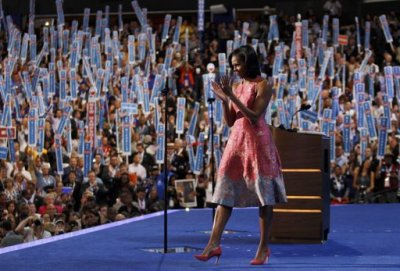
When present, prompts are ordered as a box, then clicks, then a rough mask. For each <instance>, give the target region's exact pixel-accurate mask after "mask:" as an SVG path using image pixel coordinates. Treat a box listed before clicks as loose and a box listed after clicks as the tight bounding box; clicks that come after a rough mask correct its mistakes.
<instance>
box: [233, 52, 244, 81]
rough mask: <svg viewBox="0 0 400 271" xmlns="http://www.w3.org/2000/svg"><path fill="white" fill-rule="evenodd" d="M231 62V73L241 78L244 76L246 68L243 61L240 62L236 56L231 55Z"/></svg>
mask: <svg viewBox="0 0 400 271" xmlns="http://www.w3.org/2000/svg"><path fill="white" fill-rule="evenodd" d="M231 62H232V67H233V71H234V72H236V73H237V74H238V75H239V76H240V77H242V78H243V77H244V76H245V71H246V67H245V66H244V63H243V61H241V60H240V59H239V58H238V57H237V56H235V55H233V56H232V59H231Z"/></svg>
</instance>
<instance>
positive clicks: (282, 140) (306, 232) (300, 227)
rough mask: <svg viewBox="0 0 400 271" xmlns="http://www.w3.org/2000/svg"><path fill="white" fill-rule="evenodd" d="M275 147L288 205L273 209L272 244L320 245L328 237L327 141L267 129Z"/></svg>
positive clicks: (314, 136) (322, 137) (321, 138)
mask: <svg viewBox="0 0 400 271" xmlns="http://www.w3.org/2000/svg"><path fill="white" fill-rule="evenodd" d="M270 129H271V132H272V135H273V138H274V141H275V144H276V146H277V148H278V151H279V154H280V157H281V161H282V169H283V177H284V181H285V185H286V193H287V195H288V203H286V204H278V205H276V206H275V207H274V219H273V223H272V229H271V236H270V238H271V241H272V242H277V243H319V242H324V241H326V240H327V238H328V233H329V215H330V214H329V213H330V205H329V204H330V200H329V189H330V184H329V181H330V176H329V170H330V161H329V160H330V159H329V138H328V137H326V136H323V135H320V134H305V133H295V132H288V131H285V130H282V129H278V128H274V127H270Z"/></svg>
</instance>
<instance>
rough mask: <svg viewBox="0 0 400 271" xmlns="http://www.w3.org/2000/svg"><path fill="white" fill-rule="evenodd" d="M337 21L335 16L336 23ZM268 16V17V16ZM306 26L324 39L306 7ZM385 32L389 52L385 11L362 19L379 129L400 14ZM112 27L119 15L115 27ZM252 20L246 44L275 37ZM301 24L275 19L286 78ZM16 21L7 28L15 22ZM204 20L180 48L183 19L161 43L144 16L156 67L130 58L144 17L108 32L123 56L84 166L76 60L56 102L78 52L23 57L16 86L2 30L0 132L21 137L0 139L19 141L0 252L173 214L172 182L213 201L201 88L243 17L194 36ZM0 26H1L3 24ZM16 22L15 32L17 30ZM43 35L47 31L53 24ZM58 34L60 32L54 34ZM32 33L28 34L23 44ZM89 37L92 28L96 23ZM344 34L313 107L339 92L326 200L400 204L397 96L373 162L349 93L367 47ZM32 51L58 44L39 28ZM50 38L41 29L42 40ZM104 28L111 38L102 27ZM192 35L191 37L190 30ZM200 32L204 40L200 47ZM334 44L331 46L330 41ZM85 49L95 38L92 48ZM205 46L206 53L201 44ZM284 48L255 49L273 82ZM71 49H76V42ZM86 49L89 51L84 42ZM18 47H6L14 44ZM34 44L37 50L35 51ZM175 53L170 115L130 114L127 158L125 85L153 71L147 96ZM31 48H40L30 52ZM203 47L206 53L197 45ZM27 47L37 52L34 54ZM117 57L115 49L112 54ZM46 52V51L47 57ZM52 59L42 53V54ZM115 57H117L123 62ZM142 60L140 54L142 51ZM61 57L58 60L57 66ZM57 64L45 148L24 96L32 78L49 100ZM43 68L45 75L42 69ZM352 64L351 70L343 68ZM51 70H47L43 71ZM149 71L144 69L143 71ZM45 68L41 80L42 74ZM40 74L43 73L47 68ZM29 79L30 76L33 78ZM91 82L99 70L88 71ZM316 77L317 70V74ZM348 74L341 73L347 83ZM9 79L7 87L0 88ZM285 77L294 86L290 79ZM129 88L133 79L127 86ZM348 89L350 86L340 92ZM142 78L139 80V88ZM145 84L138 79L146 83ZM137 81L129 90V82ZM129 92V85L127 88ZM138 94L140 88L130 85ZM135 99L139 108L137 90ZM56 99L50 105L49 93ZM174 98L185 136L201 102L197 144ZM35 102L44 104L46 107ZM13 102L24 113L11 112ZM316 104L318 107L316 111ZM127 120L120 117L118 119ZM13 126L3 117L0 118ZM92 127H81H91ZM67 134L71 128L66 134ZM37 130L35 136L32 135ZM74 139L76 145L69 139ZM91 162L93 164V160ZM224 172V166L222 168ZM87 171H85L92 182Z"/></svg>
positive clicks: (103, 96)
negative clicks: (162, 153)
mask: <svg viewBox="0 0 400 271" xmlns="http://www.w3.org/2000/svg"><path fill="white" fill-rule="evenodd" d="M337 15H338V14H335V16H337ZM261 18H263V19H261ZM303 19H307V20H308V25H309V39H310V42H309V43H310V45H311V44H317V39H318V38H319V37H320V35H321V34H320V33H321V31H322V18H318V17H317V16H316V15H315V14H313V12H309V13H308V14H306V15H305V16H303ZM387 19H388V22H389V26H390V28H391V32H392V35H393V43H392V45H393V46H392V47H390V46H389V45H385V44H386V41H385V38H384V34H383V32H382V28H381V26H380V23H379V19H378V16H375V15H366V16H365V17H364V18H360V27H361V31H360V33H361V36H362V37H363V36H364V32H363V31H364V25H365V22H366V21H369V22H371V39H370V40H371V43H370V49H371V51H372V55H371V57H370V58H369V59H368V63H367V69H371V70H374V72H373V74H374V79H375V80H374V81H373V91H372V92H369V93H367V94H366V95H367V98H366V100H367V101H370V102H371V111H372V116H373V117H374V118H373V119H374V121H375V122H376V123H377V122H378V120H379V118H380V117H381V116H382V115H383V114H384V101H383V98H382V97H383V96H384V94H385V84H384V83H383V84H382V83H381V82H382V80H381V79H382V78H383V81H384V78H385V75H384V72H383V71H384V68H385V67H386V66H396V65H399V63H400V46H398V45H399V42H400V31H398V29H399V28H398V26H399V25H400V22H399V19H400V17H399V16H398V15H397V14H396V13H394V12H393V13H391V14H388V15H387ZM112 21H117V20H110V22H112ZM246 21H247V22H249V28H248V30H247V37H248V38H247V41H248V42H249V43H250V42H251V40H252V39H257V40H258V43H259V44H261V43H264V44H265V45H267V44H268V43H269V42H270V41H269V39H268V32H269V29H270V25H269V20H265V17H264V16H262V17H260V19H259V20H258V19H255V18H254V17H252V18H248V20H246ZM296 21H297V17H296V16H295V15H293V16H290V15H287V14H283V13H280V14H278V16H277V25H278V29H279V41H280V42H283V43H282V46H284V50H283V51H284V55H285V57H284V58H283V59H284V61H283V65H282V68H281V70H280V72H281V73H288V72H289V71H291V63H290V61H289V59H290V57H289V54H290V49H291V46H293V45H291V43H292V39H293V31H294V30H295V23H296ZM10 23H11V22H10V21H7V24H8V27H9V24H10ZM196 23H197V22H195V21H191V18H187V19H183V21H182V24H181V27H180V39H179V44H173V42H172V39H171V37H173V36H174V31H175V28H176V27H177V20H176V19H175V18H172V19H171V22H170V27H169V32H168V33H169V34H168V37H170V38H169V39H167V40H166V41H162V40H161V32H162V28H163V25H162V24H160V25H155V24H153V23H152V21H151V18H148V19H147V24H148V25H149V26H151V27H152V31H153V33H155V47H156V48H157V50H156V53H155V58H154V59H153V60H152V61H150V67H149V66H148V65H147V64H146V63H145V62H146V61H143V62H139V63H138V64H137V65H136V64H135V65H131V64H130V63H129V61H128V51H129V49H128V47H129V46H128V39H129V36H130V35H135V37H136V38H137V36H138V34H139V33H140V32H141V30H142V27H141V25H140V22H139V21H138V20H132V21H129V22H126V21H125V24H123V27H122V29H119V27H118V23H117V24H115V25H114V24H112V23H110V26H109V27H110V30H111V33H112V32H113V31H117V32H118V37H117V38H118V43H116V44H117V45H118V50H119V52H118V53H115V52H113V54H114V55H112V56H111V58H113V59H114V60H113V62H114V63H113V66H112V67H111V68H110V69H111V70H110V71H111V76H110V78H109V81H108V82H107V84H106V85H105V86H103V88H101V89H102V90H101V91H99V92H100V94H99V97H100V98H99V99H97V100H96V104H97V108H98V110H97V112H96V115H97V117H98V119H97V123H96V129H97V138H96V141H97V143H96V145H97V146H96V148H94V149H93V159H92V160H91V162H90V170H87V171H85V169H84V167H85V158H84V155H83V153H82V152H81V153H79V151H78V150H79V148H80V147H79V145H80V136H81V134H82V129H81V127H80V123H82V122H84V121H86V120H87V118H88V109H87V104H88V103H89V102H88V101H90V99H88V98H89V96H90V95H91V94H90V91H91V90H92V89H93V87H94V86H93V82H92V80H90V78H89V77H88V73H87V71H85V67H84V63H83V61H82V60H81V61H79V63H78V64H77V68H76V77H77V79H76V81H77V83H78V87H77V90H78V93H77V96H76V98H74V99H65V97H60V96H61V95H60V91H59V88H60V86H59V78H60V75H59V74H58V73H59V71H60V69H65V70H66V71H67V74H68V76H67V80H66V82H67V84H66V85H67V87H66V90H67V96H70V95H71V90H70V88H71V84H70V81H69V80H70V75H69V74H70V73H69V71H70V70H71V69H72V68H73V67H71V66H70V65H71V55H72V54H70V53H69V52H68V50H67V52H66V53H65V54H64V53H63V50H62V48H61V47H60V44H59V45H58V46H59V47H58V48H59V49H58V50H57V53H56V54H54V55H53V56H52V55H51V54H49V53H48V52H47V53H45V54H44V57H43V58H42V59H40V62H38V61H37V58H38V56H36V53H35V54H34V56H36V57H37V58H36V59H34V60H33V59H30V58H29V56H32V53H30V54H28V55H29V56H28V57H27V59H26V60H24V61H23V60H21V59H20V58H17V59H16V62H15V63H14V64H15V65H14V66H13V70H12V72H11V73H10V75H11V76H10V80H11V81H10V82H6V81H7V74H6V67H8V66H7V65H8V64H9V63H10V62H12V60H13V58H15V54H14V55H11V56H10V52H13V50H12V47H11V46H9V41H10V36H11V34H12V33H10V32H8V29H9V28H6V27H2V31H1V32H0V58H1V67H0V70H1V74H2V77H0V88H1V90H2V91H0V92H1V98H2V99H0V100H1V106H2V108H3V111H2V112H3V115H6V113H5V111H6V110H5V107H6V105H7V102H9V101H6V96H5V95H4V93H7V91H9V93H11V94H12V98H11V99H12V102H11V104H12V112H11V114H10V115H11V119H10V123H7V121H8V120H7V118H6V117H2V125H3V126H4V125H9V126H12V127H15V129H16V133H15V134H16V135H15V138H14V139H0V140H1V141H2V142H1V144H0V145H1V146H3V147H5V148H10V141H12V142H13V145H11V146H12V148H13V150H12V151H10V150H8V156H7V158H4V159H1V160H0V210H1V212H0V213H1V215H2V217H1V219H0V220H1V223H0V236H1V237H0V238H2V243H1V246H7V245H11V244H16V243H22V242H28V241H31V240H37V239H41V238H46V237H49V236H53V235H58V234H62V233H66V232H71V231H76V230H79V229H84V228H88V227H92V226H96V225H100V224H104V223H109V222H113V221H118V220H122V219H126V218H130V217H135V216H140V215H143V214H148V213H151V212H156V211H160V210H162V209H163V208H164V205H165V204H167V205H168V206H169V207H170V208H182V207H184V206H185V205H184V202H183V201H184V200H183V195H181V194H180V193H177V192H176V189H175V180H180V179H195V181H196V188H195V189H194V191H192V196H193V197H195V200H196V203H197V207H198V208H203V207H206V206H207V201H208V200H209V199H210V198H211V191H212V188H211V183H212V179H213V178H212V172H214V171H213V170H212V167H211V163H210V153H211V152H210V151H209V150H208V145H207V144H204V143H201V142H199V140H198V139H197V138H198V135H199V133H200V132H204V134H205V135H206V140H207V138H208V137H209V136H208V134H209V131H210V116H209V111H208V110H207V107H208V106H209V105H208V104H207V101H206V100H205V99H204V97H205V90H204V89H205V87H204V84H203V74H206V73H210V70H208V71H207V68H206V67H207V64H209V63H213V64H214V66H215V67H217V69H216V70H215V71H211V72H216V73H218V68H219V67H220V62H219V55H218V54H219V53H226V52H227V41H229V40H233V39H234V38H235V31H236V30H239V31H241V30H242V27H243V23H244V22H243V21H241V20H236V21H234V22H227V23H219V24H215V23H212V22H206V23H205V30H204V33H202V35H199V32H198V30H197V25H196ZM73 25H74V24H73V23H72V22H66V23H65V25H64V26H63V27H64V30H65V29H69V30H70V32H69V34H70V35H71V44H72V35H73ZM2 26H6V25H5V24H4V21H3V24H2ZM15 27H17V26H15ZM47 28H48V27H47ZM54 29H57V28H56V27H55V28H54ZM23 31H26V30H25V29H21V32H22V35H21V36H20V39H19V42H21V40H22V37H23V36H24V35H23V33H24V32H23ZM91 31H92V32H93V34H94V31H95V29H94V28H93V29H92V28H91ZM340 31H341V33H342V34H346V35H347V36H348V45H345V46H342V47H341V48H336V49H337V50H335V54H334V63H335V66H334V70H335V73H334V74H335V76H334V78H328V77H326V78H325V77H324V78H323V80H322V83H321V86H322V87H321V91H320V94H319V99H320V100H321V103H320V104H316V105H315V107H314V108H313V109H314V110H315V111H318V110H320V109H321V108H322V109H323V108H332V107H333V104H334V102H335V95H333V93H332V87H333V86H336V87H338V88H340V89H341V92H340V93H341V94H340V96H339V97H338V112H337V115H336V119H334V120H333V121H334V124H335V127H336V128H335V130H334V134H335V144H334V145H335V149H334V154H335V159H331V200H332V203H340V204H343V203H372V202H398V201H399V197H400V194H399V189H398V186H399V180H398V178H399V170H400V168H399V163H398V158H399V142H398V140H399V139H398V135H399V133H400V130H399V121H400V112H399V105H398V99H397V97H394V98H393V100H391V101H390V105H389V107H390V112H391V118H390V123H391V129H389V131H390V132H389V134H388V138H387V142H385V146H386V148H385V154H384V156H383V157H380V156H379V155H378V140H376V139H374V138H368V136H367V140H366V144H363V142H365V141H362V136H361V133H360V129H358V128H359V127H357V125H358V122H357V114H358V111H357V110H356V109H357V101H356V97H354V96H353V93H354V92H353V87H354V74H355V73H356V72H357V71H358V69H359V68H360V65H361V62H362V60H363V58H364V56H365V53H366V50H363V46H361V47H359V46H357V36H356V29H355V27H354V26H353V25H350V26H341V28H340ZM35 33H36V41H37V48H38V50H41V48H42V46H43V44H45V43H46V42H48V41H49V40H50V39H51V38H49V36H46V35H48V34H49V31H47V32H44V31H43V28H37V29H35ZM44 33H45V34H44ZM103 33H104V32H103ZM186 33H188V37H189V38H188V39H185V35H186ZM200 37H202V40H200ZM330 42H331V41H330V40H329V39H328V44H327V45H326V47H328V46H330ZM88 43H90V42H88ZM99 44H100V48H102V49H101V51H100V52H101V57H100V61H99V62H100V67H103V68H105V64H106V62H107V61H106V60H109V54H108V52H106V51H105V50H104V44H101V43H99ZM200 45H202V46H200ZM276 45H278V42H277V41H272V43H271V46H268V47H267V46H266V47H267V50H266V55H263V54H262V53H260V54H259V57H260V60H261V61H260V63H262V73H263V74H264V76H265V75H267V76H271V75H272V71H273V66H274V57H275V51H274V47H275V46H276ZM71 46H72V45H71ZM85 46H86V45H85ZM10 47H11V48H10ZM30 47H31V46H30ZM168 48H174V52H173V57H172V61H171V68H172V69H171V70H172V75H171V76H168V78H171V79H172V80H167V81H168V82H167V84H168V87H169V92H168V93H167V95H166V96H167V97H166V98H165V107H166V111H167V119H165V117H164V115H163V114H162V110H161V106H162V105H163V103H162V99H160V103H159V104H157V103H155V104H154V106H152V107H151V110H150V112H145V111H144V108H143V107H144V105H143V103H141V104H139V106H138V112H137V114H136V113H135V114H133V115H131V116H130V117H131V120H132V122H131V123H130V132H131V147H132V152H131V153H130V154H126V153H123V152H122V148H121V135H122V132H121V130H122V127H121V126H122V125H121V122H120V119H121V103H122V101H123V97H122V96H123V95H124V93H123V92H122V90H121V88H122V86H121V85H122V84H121V78H123V77H128V78H129V79H132V80H133V78H134V76H135V75H137V74H139V75H140V76H142V77H144V75H146V76H147V79H148V80H147V83H148V89H149V90H150V92H151V90H152V89H153V84H154V82H155V78H156V75H157V73H158V67H159V66H160V64H163V63H164V61H165V59H166V58H167V51H168ZM35 49H36V48H35ZM200 49H202V50H200ZM30 50H32V49H31V48H30ZM113 50H114V49H113ZM44 51H45V50H44ZM45 52H46V51H45ZM115 54H117V56H120V59H119V60H118V61H117V58H118V57H115ZM136 57H138V56H136ZM53 58H54V59H53ZM55 63H56V65H55V66H56V76H55V77H56V82H57V83H55V88H56V91H55V93H54V95H52V96H48V97H43V98H44V99H43V100H44V104H45V106H44V107H45V115H44V120H45V123H44V125H43V127H42V129H44V141H43V148H42V149H39V148H38V147H37V146H32V144H30V142H29V137H30V136H31V135H29V133H30V132H29V128H30V127H31V125H32V124H30V121H32V118H31V116H30V112H31V110H30V109H31V108H32V107H34V106H35V105H34V101H33V100H32V96H31V95H28V92H27V90H26V89H27V83H29V84H31V83H32V84H33V81H37V85H36V87H37V89H36V90H33V91H32V93H33V96H35V94H36V95H37V96H38V97H39V96H40V95H43V93H45V88H46V86H45V81H46V80H45V78H46V76H48V73H49V70H50V67H49V66H50V64H52V65H54V64H55ZM91 64H92V67H91V69H93V71H95V70H96V68H95V67H93V66H95V63H91ZM321 65H322V63H318V64H315V69H316V71H319V70H320V66H321ZM38 68H39V69H38ZM343 68H345V72H344V73H343V72H342V69H343ZM46 70H47V71H46ZM146 70H149V72H145V71H146ZM36 71H40V75H39V76H38V75H37V74H36ZM42 71H43V73H42ZM24 74H28V76H27V79H26V78H25V76H24ZM93 74H94V75H95V77H97V76H96V74H95V73H94V72H93ZM315 74H318V73H317V72H315ZM343 75H345V76H343ZM3 80H4V81H3ZM278 81H279V80H276V82H277V85H276V87H275V88H274V90H275V91H276V92H275V93H274V95H273V97H272V100H271V102H270V103H271V106H270V108H269V109H268V110H269V113H270V118H268V116H267V121H269V122H270V123H269V124H271V125H273V126H279V125H280V124H282V123H281V120H280V117H279V114H278V111H279V110H278V107H277V106H276V96H277V92H278V88H279V87H280V86H279V82H278ZM287 81H288V82H289V80H287ZM295 81H296V78H294V79H293V80H292V81H290V82H291V83H285V85H284V86H283V88H284V94H283V100H285V101H286V100H288V99H289V96H290V95H289V88H290V84H292V83H294V82H295ZM130 82H131V80H130ZM343 82H344V85H343ZM142 83H143V82H142ZM142 83H141V84H142ZM7 84H10V85H9V86H8V87H10V89H9V90H5V87H6V86H7ZM132 84H133V83H132ZM132 89H133V88H132ZM131 92H134V91H133V90H132V91H131ZM132 96H133V97H134V98H133V99H132V102H137V100H136V98H137V97H135V94H132ZM50 97H51V98H50ZM178 97H183V98H185V99H186V104H185V112H186V114H185V119H184V135H186V134H187V133H188V130H189V129H190V127H189V126H190V122H191V118H192V115H193V114H195V113H196V111H195V108H196V103H199V104H200V107H199V112H198V120H197V123H195V124H196V129H195V134H194V138H195V140H193V139H192V140H190V139H189V138H188V137H184V136H182V134H178V133H177V132H176V126H177V119H178V117H177V112H178V111H179V106H178V105H177V99H178ZM308 102H309V101H308V99H307V95H305V94H304V93H301V92H298V95H297V98H296V103H297V106H298V107H299V106H300V105H301V104H305V103H308ZM39 104H40V102H39ZM66 105H70V106H71V107H72V113H71V115H70V116H69V120H70V124H68V125H67V128H68V127H70V128H69V129H70V132H69V133H68V132H66V133H64V136H63V137H62V141H61V155H60V153H57V151H58V149H59V148H60V146H58V148H57V147H56V138H57V129H58V128H59V125H60V122H62V120H63V116H64V115H65V107H66ZM16 107H18V110H16ZM318 107H320V109H319V108H318ZM346 115H350V116H351V124H350V126H351V132H350V135H351V136H350V146H351V148H350V150H345V148H344V136H343V131H344V118H345V116H346ZM122 117H123V116H122ZM4 118H5V119H6V120H3V119H4ZM158 121H161V122H162V123H164V121H166V122H167V129H166V131H165V133H166V134H167V142H166V144H167V147H168V148H167V157H168V159H167V160H168V162H167V165H166V167H167V170H166V172H167V176H166V178H164V168H163V165H162V163H159V161H158V160H157V158H156V154H157V151H158V150H159V148H160V147H159V146H158V145H157V144H158V142H157V135H158V133H157V126H156V122H158ZM300 124H301V123H300V121H299V120H298V118H297V117H296V118H295V119H294V122H293V126H295V127H298V128H299V129H302V128H303V127H302V126H301V125H300ZM87 125H88V124H87V123H86V126H87ZM215 126H216V127H215V128H216V129H213V130H214V131H216V134H219V135H221V137H219V140H220V142H218V144H216V146H217V147H218V148H220V150H221V151H223V149H224V143H225V142H226V138H224V136H222V135H223V131H224V126H225V125H224V124H223V123H221V124H216V125H215ZM321 126H322V124H320V122H319V121H317V122H314V123H311V122H310V126H309V127H310V128H309V130H313V131H318V132H322V127H321ZM66 130H67V129H66ZM35 131H36V132H37V131H38V130H35ZM69 134H70V139H69V140H68V136H69ZM199 146H201V147H204V148H205V150H204V157H203V158H202V160H203V166H202V167H201V170H200V171H196V170H195V169H194V168H193V165H192V164H191V161H190V155H189V152H190V148H189V147H193V148H194V149H195V150H196V151H197V150H199V149H200V148H199ZM59 159H62V161H61V162H62V167H63V170H62V172H60V171H59V168H58V163H59V162H60V161H58V160H59ZM86 163H87V161H86ZM216 166H217V165H216ZM85 175H86V176H85ZM164 179H167V181H168V185H167V186H168V198H165V197H164V192H165V191H164Z"/></svg>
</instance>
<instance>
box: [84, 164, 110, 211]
mask: <svg viewBox="0 0 400 271" xmlns="http://www.w3.org/2000/svg"><path fill="white" fill-rule="evenodd" d="M85 191H90V192H92V193H93V195H94V197H95V198H96V202H97V204H101V203H105V202H107V192H108V191H107V189H106V188H105V187H104V184H103V182H101V179H99V178H97V177H96V173H95V172H94V171H93V170H91V171H90V172H89V173H88V181H87V182H83V184H82V188H81V194H83V193H84V192H85Z"/></svg>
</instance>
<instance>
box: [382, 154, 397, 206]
mask: <svg viewBox="0 0 400 271" xmlns="http://www.w3.org/2000/svg"><path fill="white" fill-rule="evenodd" d="M377 172H378V178H377V190H378V193H379V199H378V201H379V202H380V203H395V202H398V199H397V192H398V189H399V175H400V174H399V173H400V167H399V164H398V163H397V161H396V160H395V159H394V155H393V153H392V152H390V151H387V152H386V153H385V156H384V158H383V159H382V160H381V161H380V164H379V166H378V170H377Z"/></svg>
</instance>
